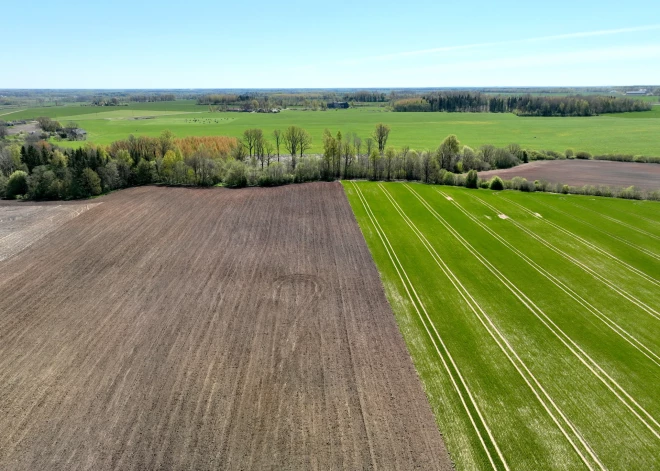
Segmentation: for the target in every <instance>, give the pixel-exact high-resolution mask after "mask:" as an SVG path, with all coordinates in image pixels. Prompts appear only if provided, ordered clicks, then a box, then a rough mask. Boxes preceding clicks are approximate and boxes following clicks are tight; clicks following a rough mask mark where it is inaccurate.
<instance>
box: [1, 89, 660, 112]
mask: <svg viewBox="0 0 660 471" xmlns="http://www.w3.org/2000/svg"><path fill="white" fill-rule="evenodd" d="M639 89H644V90H646V91H647V93H648V95H654V96H660V87H658V86H653V85H651V86H648V85H647V86H630V87H613V88H611V87H545V88H544V87H506V88H444V89H443V88H435V89H433V88H399V89H394V88H382V89H371V90H365V89H348V88H347V89H265V90H264V89H262V90H252V89H192V90H191V89H171V90H169V89H168V90H164V89H163V90H148V89H134V90H73V89H72V90H16V89H6V90H3V89H0V107H34V106H36V107H40V106H59V105H63V104H66V103H85V104H91V105H93V106H122V105H126V104H129V103H131V102H159V101H177V100H194V101H195V102H196V103H197V104H199V105H205V106H212V107H217V109H218V110H219V111H222V110H231V111H253V110H256V109H269V108H271V109H272V108H279V109H282V108H288V107H301V108H303V109H309V110H325V109H327V105H328V103H332V102H346V103H349V104H350V106H354V107H359V106H374V105H375V106H381V107H383V108H388V109H392V110H394V111H402V112H405V111H429V112H432V111H445V112H491V113H508V112H511V113H516V114H518V115H520V116H591V115H595V114H602V113H617V112H623V111H639V110H646V109H648V107H649V105H648V101H644V100H638V99H631V98H628V97H626V95H625V93H626V92H629V91H635V90H639Z"/></svg>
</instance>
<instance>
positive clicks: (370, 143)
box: [366, 137, 375, 156]
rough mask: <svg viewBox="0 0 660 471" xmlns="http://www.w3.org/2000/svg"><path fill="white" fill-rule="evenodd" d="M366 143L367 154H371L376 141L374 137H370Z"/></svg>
mask: <svg viewBox="0 0 660 471" xmlns="http://www.w3.org/2000/svg"><path fill="white" fill-rule="evenodd" d="M366 143H367V155H369V156H371V151H372V150H373V148H374V144H375V142H374V140H373V138H371V137H368V138H367V141H366Z"/></svg>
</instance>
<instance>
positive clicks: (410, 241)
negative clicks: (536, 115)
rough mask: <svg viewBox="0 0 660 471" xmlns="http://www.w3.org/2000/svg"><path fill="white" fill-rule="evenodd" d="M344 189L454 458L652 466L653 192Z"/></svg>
mask: <svg viewBox="0 0 660 471" xmlns="http://www.w3.org/2000/svg"><path fill="white" fill-rule="evenodd" d="M559 121H563V120H562V119H560V120H559ZM344 188H345V191H346V194H347V196H348V199H349V201H350V203H351V205H352V207H353V210H354V212H355V214H356V217H357V220H358V222H359V224H360V227H361V228H362V232H363V234H364V236H365V238H366V241H367V244H368V245H369V248H370V250H371V252H372V254H373V257H374V260H375V262H376V265H377V267H378V269H379V271H380V274H381V278H382V280H383V283H384V286H385V291H386V294H387V297H388V299H389V301H390V303H391V305H392V307H393V309H394V312H395V315H396V318H397V322H398V324H399V326H400V329H401V331H402V333H403V335H404V338H405V340H406V342H407V345H408V348H409V351H410V353H411V356H412V358H413V361H414V363H415V366H416V368H417V371H418V372H419V374H420V377H421V379H422V381H423V384H424V387H425V390H426V394H427V396H428V398H429V401H430V403H431V406H432V408H433V410H434V412H435V415H436V418H437V422H438V425H439V427H440V430H441V431H442V433H443V435H444V438H445V440H446V443H447V447H448V449H449V451H450V453H451V456H452V458H453V460H454V461H455V463H456V465H457V467H458V468H459V469H529V470H532V469H596V470H597V469H610V470H617V469H619V470H631V469H640V470H641V469H644V470H651V469H660V388H658V385H659V384H660V204H658V203H654V202H648V201H645V202H632V201H623V200H612V199H606V198H590V197H581V196H563V195H552V194H538V193H537V194H527V193H519V192H510V191H507V192H500V193H497V192H491V191H488V190H467V189H463V188H455V187H445V186H428V185H422V184H404V183H385V184H383V183H372V182H360V183H353V182H344Z"/></svg>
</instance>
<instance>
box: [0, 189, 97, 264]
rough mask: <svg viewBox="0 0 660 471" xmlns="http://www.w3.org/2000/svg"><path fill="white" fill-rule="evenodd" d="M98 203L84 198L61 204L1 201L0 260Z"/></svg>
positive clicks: (26, 246) (23, 248) (17, 251)
mask: <svg viewBox="0 0 660 471" xmlns="http://www.w3.org/2000/svg"><path fill="white" fill-rule="evenodd" d="M98 204H99V203H90V202H88V201H76V202H73V201H71V202H66V203H64V204H56V203H55V202H47V203H33V202H24V201H21V202H18V201H1V202H0V261H2V260H5V259H7V258H9V257H11V256H13V255H15V254H17V253H19V252H20V251H21V250H25V249H26V248H28V247H29V246H30V245H31V244H33V243H34V242H35V241H37V240H39V239H41V238H42V237H44V236H46V235H47V234H48V233H50V232H52V231H54V230H55V229H57V228H58V227H59V226H60V225H62V224H64V223H65V222H66V221H68V220H69V219H73V218H75V217H76V216H79V215H80V214H82V213H84V212H85V211H87V210H88V209H90V208H93V207H94V206H96V205H98Z"/></svg>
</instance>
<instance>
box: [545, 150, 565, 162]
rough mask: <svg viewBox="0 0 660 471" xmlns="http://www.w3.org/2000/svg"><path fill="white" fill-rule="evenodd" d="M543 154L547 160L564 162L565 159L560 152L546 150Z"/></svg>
mask: <svg viewBox="0 0 660 471" xmlns="http://www.w3.org/2000/svg"><path fill="white" fill-rule="evenodd" d="M544 152H545V155H546V156H547V158H548V160H564V159H565V158H566V156H565V155H564V154H562V153H561V152H556V151H554V150H546V151H544Z"/></svg>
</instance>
